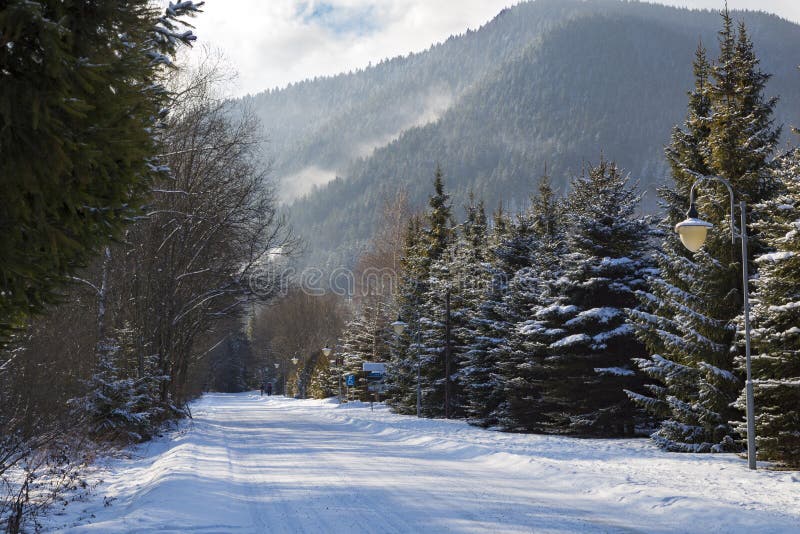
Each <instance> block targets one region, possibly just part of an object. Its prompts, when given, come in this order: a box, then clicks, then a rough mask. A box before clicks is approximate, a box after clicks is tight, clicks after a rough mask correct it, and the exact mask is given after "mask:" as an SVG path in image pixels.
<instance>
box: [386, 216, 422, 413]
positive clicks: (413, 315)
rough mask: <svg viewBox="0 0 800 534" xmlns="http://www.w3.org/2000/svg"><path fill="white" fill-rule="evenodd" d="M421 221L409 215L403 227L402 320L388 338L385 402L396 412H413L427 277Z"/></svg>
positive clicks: (399, 288)
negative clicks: (394, 334)
mask: <svg viewBox="0 0 800 534" xmlns="http://www.w3.org/2000/svg"><path fill="white" fill-rule="evenodd" d="M422 230H423V229H422V221H421V220H420V218H419V217H418V216H412V217H411V218H410V220H409V222H408V226H407V228H406V231H405V238H404V244H403V257H402V259H401V261H400V266H401V273H400V275H399V287H398V296H397V304H398V308H399V317H398V318H399V319H400V320H401V321H403V322H405V323H406V325H407V326H406V328H405V331H404V332H403V334H402V335H401V336H399V337H397V338H395V339H394V340H393V342H392V349H393V350H392V351H391V352H390V359H389V365H388V367H387V376H386V384H387V388H388V390H387V403H388V404H389V405H390V406H391V407H392V409H394V410H395V411H397V412H399V413H405V414H410V413H415V412H416V391H417V367H418V365H419V350H420V347H419V344H418V343H417V338H418V332H419V307H420V305H421V302H422V291H423V281H424V279H425V278H426V277H427V261H426V256H425V252H426V247H425V239H424V235H423V233H422Z"/></svg>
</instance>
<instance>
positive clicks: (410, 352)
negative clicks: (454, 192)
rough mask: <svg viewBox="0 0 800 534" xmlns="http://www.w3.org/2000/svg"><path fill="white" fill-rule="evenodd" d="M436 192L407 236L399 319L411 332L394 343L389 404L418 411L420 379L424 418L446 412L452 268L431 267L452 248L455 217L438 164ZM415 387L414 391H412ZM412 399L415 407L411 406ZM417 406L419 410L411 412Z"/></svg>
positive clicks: (405, 410)
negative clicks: (448, 298)
mask: <svg viewBox="0 0 800 534" xmlns="http://www.w3.org/2000/svg"><path fill="white" fill-rule="evenodd" d="M433 185H434V193H433V195H431V197H430V199H429V202H428V205H429V210H428V212H427V213H426V214H425V216H424V218H423V219H416V218H412V221H411V223H410V225H409V229H408V231H407V233H406V243H405V247H404V248H405V251H404V253H405V256H404V258H403V260H402V262H401V266H402V269H403V273H402V277H401V284H400V295H399V298H398V302H399V308H400V318H401V319H402V320H403V321H405V322H406V323H407V324H408V325H409V328H407V329H406V332H405V333H404V335H403V336H402V337H401V339H399V340H397V341H395V342H394V348H395V350H394V351H392V356H391V361H390V366H389V376H388V379H387V380H388V386H389V392H388V401H389V403H390V404H391V405H393V406H394V407H395V409H397V410H398V411H403V412H411V411H412V410H414V411H415V410H416V391H417V376H419V378H420V380H419V382H420V384H421V389H422V394H421V401H422V408H423V414H425V415H428V416H438V415H441V414H442V413H443V412H444V380H445V376H444V367H445V365H444V363H445V362H444V347H445V343H444V336H443V334H444V313H443V312H442V309H441V305H442V302H443V301H442V299H443V298H444V296H445V295H446V293H447V290H448V288H449V284H450V273H449V267H447V266H445V268H444V270H442V269H441V268H440V267H441V266H442V264H438V265H439V267H437V269H438V272H437V274H436V276H435V277H434V276H432V268H433V266H434V264H437V262H438V260H439V259H440V258H441V257H442V255H443V254H444V253H445V251H447V250H448V248H449V247H450V246H451V244H452V243H453V235H454V231H453V224H452V212H451V208H450V204H449V198H450V197H449V195H448V194H447V193H446V192H445V189H444V173H443V172H442V169H441V168H440V167H439V166H438V165H437V167H436V172H435V174H434V184H433ZM412 384H413V388H410V387H409V386H411V385H412ZM412 400H413V403H414V404H413V405H412V404H411V402H412ZM412 406H414V408H412Z"/></svg>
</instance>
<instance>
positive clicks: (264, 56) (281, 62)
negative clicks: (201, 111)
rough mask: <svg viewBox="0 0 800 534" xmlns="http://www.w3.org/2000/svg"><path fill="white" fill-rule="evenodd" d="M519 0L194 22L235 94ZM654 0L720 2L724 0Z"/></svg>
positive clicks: (785, 6)
mask: <svg viewBox="0 0 800 534" xmlns="http://www.w3.org/2000/svg"><path fill="white" fill-rule="evenodd" d="M516 3H519V0H206V4H205V6H204V7H203V10H204V13H203V14H201V15H200V16H199V17H198V18H197V19H195V20H194V21H193V24H194V25H195V27H196V30H195V33H196V34H197V35H198V37H199V42H200V43H204V44H207V45H209V46H211V47H212V48H214V49H216V50H219V51H220V52H221V53H222V54H223V55H224V56H225V58H226V60H227V62H228V63H229V65H230V66H231V67H232V68H233V69H234V70H235V71H237V72H238V78H237V80H236V82H235V83H234V85H233V87H232V92H233V93H234V94H237V95H242V94H248V93H257V92H260V91H263V90H265V89H271V88H275V87H285V86H286V85H287V84H290V83H293V82H298V81H302V80H304V79H307V78H313V77H315V76H326V75H333V74H338V73H340V72H347V71H350V70H354V69H358V68H364V67H367V66H368V65H370V63H378V62H379V61H381V60H382V59H385V58H390V57H394V56H398V55H406V54H408V53H409V52H418V51H421V50H425V49H426V48H428V47H429V46H431V45H432V44H434V43H437V42H440V41H443V40H445V39H446V38H447V37H449V36H450V35H453V34H458V33H462V32H464V31H466V30H467V28H472V29H475V28H478V27H479V26H481V25H482V24H484V23H486V22H488V21H489V20H491V19H492V18H493V17H494V16H495V15H496V14H497V13H499V12H500V10H502V9H503V8H504V7H507V6H509V5H513V4H516ZM658 3H662V4H668V5H675V6H681V7H691V8H706V9H720V8H721V7H722V5H723V0H663V1H660V2H658ZM728 5H729V7H730V8H731V9H752V10H762V11H768V12H771V13H775V14H777V15H779V16H781V17H784V18H786V19H789V20H791V21H793V22H797V23H800V0H729V1H728Z"/></svg>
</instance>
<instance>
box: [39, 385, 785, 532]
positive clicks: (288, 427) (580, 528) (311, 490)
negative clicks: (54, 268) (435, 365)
mask: <svg viewBox="0 0 800 534" xmlns="http://www.w3.org/2000/svg"><path fill="white" fill-rule="evenodd" d="M193 415H194V421H193V422H192V423H190V424H188V425H187V426H186V427H185V428H184V429H183V430H182V431H181V432H176V433H174V434H173V435H171V436H169V437H167V438H164V439H161V440H159V441H156V442H153V443H151V444H149V445H147V446H143V447H140V448H137V449H136V450H135V451H134V454H133V455H132V457H131V458H129V459H116V460H112V461H109V462H108V463H107V465H106V466H105V467H102V468H100V470H99V471H98V475H99V476H101V477H102V478H103V479H104V481H105V482H104V483H103V484H101V485H100V486H98V488H97V491H96V493H95V494H94V495H93V496H92V497H91V498H90V499H89V500H88V501H86V502H76V503H72V504H70V505H69V506H67V507H66V509H65V510H62V511H61V512H60V513H57V514H55V515H52V516H51V517H50V518H48V520H47V523H46V525H45V530H47V531H53V530H55V531H61V532H92V533H94V532H97V533H104V534H105V533H115V532H204V533H208V532H265V533H266V532H269V533H301V532H326V533H327V532H331V533H338V532H349V533H352V532H376V533H392V532H502V533H511V532H560V533H563V532H703V533H706V532H725V533H731V532H794V533H797V532H798V531H800V473H797V472H775V471H766V470H762V471H758V472H755V473H754V472H751V471H748V470H747V469H746V462H744V461H743V460H741V459H740V458H738V457H736V456H733V455H713V456H712V455H680V454H667V453H664V452H661V451H660V450H658V449H656V448H655V447H653V446H652V445H651V444H650V443H649V441H647V440H577V439H569V438H560V437H548V436H536V435H512V434H502V433H497V432H491V431H485V430H480V429H477V428H472V427H470V426H468V425H466V424H465V423H463V422H457V421H441V420H418V419H416V418H413V417H405V416H398V415H393V414H391V413H390V412H389V411H388V410H387V409H386V408H384V407H380V406H377V407H376V409H375V411H374V412H371V411H370V410H369V406H368V405H361V404H355V405H353V404H351V405H344V406H337V405H336V404H333V403H331V402H328V401H311V400H307V401H299V400H291V399H285V398H282V397H272V398H266V397H265V398H259V396H258V395H257V394H255V395H253V394H237V395H223V394H210V395H206V396H205V397H203V398H202V399H201V400H199V401H198V402H197V403H195V404H194V405H193ZM109 503H110V504H109Z"/></svg>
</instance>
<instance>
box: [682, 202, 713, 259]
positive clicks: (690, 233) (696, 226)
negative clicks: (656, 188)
mask: <svg viewBox="0 0 800 534" xmlns="http://www.w3.org/2000/svg"><path fill="white" fill-rule="evenodd" d="M713 226H714V225H713V224H711V223H710V222H706V221H704V220H702V219H700V218H699V216H698V214H697V207H696V206H695V205H694V202H692V203H691V204H690V205H689V211H687V212H686V219H685V220H684V221H681V222H679V223H678V224H676V225H675V231H676V232H678V235H679V236H680V238H681V243H683V246H685V247H686V248H687V249H689V251H691V252H697V251H698V250H700V247H702V246H703V243H705V242H706V236H707V235H708V229H709V228H712V227H713Z"/></svg>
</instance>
